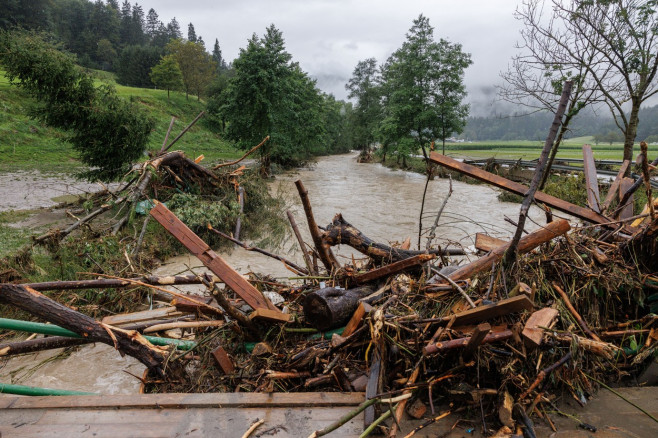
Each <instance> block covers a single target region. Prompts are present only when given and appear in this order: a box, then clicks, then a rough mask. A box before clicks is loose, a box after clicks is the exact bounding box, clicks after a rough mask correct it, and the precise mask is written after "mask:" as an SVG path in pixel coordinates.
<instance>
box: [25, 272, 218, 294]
mask: <svg viewBox="0 0 658 438" xmlns="http://www.w3.org/2000/svg"><path fill="white" fill-rule="evenodd" d="M214 281H220V280H219V277H216V276H214ZM135 282H139V283H146V284H149V285H153V286H168V285H174V284H202V281H201V280H200V279H199V277H198V276H196V275H195V274H188V275H167V276H157V275H148V276H145V277H137V278H131V279H121V278H102V279H97V280H73V281H47V282H43V283H23V284H22V285H23V286H26V287H30V288H32V289H34V290H38V291H45V290H73V289H108V288H113V289H114V288H122V287H139V285H138V284H137V283H135Z"/></svg>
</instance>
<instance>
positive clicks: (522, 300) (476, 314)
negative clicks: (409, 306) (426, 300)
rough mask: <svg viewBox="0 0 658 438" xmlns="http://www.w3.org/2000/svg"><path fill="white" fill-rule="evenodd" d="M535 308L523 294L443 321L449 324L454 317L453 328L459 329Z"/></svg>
mask: <svg viewBox="0 0 658 438" xmlns="http://www.w3.org/2000/svg"><path fill="white" fill-rule="evenodd" d="M533 308H534V304H533V303H532V300H530V298H528V297H527V296H526V295H523V294H521V295H517V296H515V297H512V298H505V299H504V300H500V301H497V302H495V303H491V304H485V305H483V306H478V307H476V308H475V309H468V310H465V311H463V312H459V313H456V314H454V315H451V316H446V317H445V318H443V321H445V322H448V321H450V320H451V319H452V318H453V317H454V318H455V322H454V323H453V326H454V327H457V326H461V325H470V324H477V323H479V322H482V321H488V320H490V319H493V318H497V317H499V316H503V315H508V314H510V313H516V312H523V311H524V310H532V309H533Z"/></svg>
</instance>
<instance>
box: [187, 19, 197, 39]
mask: <svg viewBox="0 0 658 438" xmlns="http://www.w3.org/2000/svg"><path fill="white" fill-rule="evenodd" d="M187 40H188V41H191V42H193V43H196V32H195V31H194V25H193V24H192V23H190V24H188V25H187Z"/></svg>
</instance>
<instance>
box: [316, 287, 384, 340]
mask: <svg viewBox="0 0 658 438" xmlns="http://www.w3.org/2000/svg"><path fill="white" fill-rule="evenodd" d="M372 292H373V289H372V288H370V287H368V286H363V287H358V288H355V289H347V290H345V289H337V288H334V287H326V288H324V289H320V290H317V291H315V292H313V293H310V294H308V295H307V296H306V299H305V300H304V317H305V318H306V321H307V322H308V323H309V324H311V325H312V326H313V327H315V328H317V329H318V330H328V329H331V328H335V327H340V326H342V325H343V324H345V323H346V322H347V321H349V320H350V318H351V317H352V315H353V314H354V311H355V310H356V309H357V307H358V306H359V300H360V299H362V298H365V297H367V296H368V295H370V294H371V293H372Z"/></svg>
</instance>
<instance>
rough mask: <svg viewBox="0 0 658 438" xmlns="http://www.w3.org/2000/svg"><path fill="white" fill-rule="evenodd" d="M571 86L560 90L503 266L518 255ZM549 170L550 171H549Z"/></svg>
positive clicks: (570, 83)
mask: <svg viewBox="0 0 658 438" xmlns="http://www.w3.org/2000/svg"><path fill="white" fill-rule="evenodd" d="M572 86H573V81H566V82H565V83H564V87H563V88H562V96H561V97H560V103H559V104H558V106H557V110H556V111H555V117H554V118H553V124H552V125H551V129H550V131H549V132H548V136H547V137H546V141H545V142H544V147H543V148H542V151H541V154H540V155H539V161H538V162H537V167H536V168H535V173H534V175H533V176H532V181H531V182H530V187H529V188H528V191H527V192H525V193H524V194H523V201H522V202H521V211H520V212H519V224H518V225H517V227H516V232H515V233H514V237H512V241H511V242H510V245H509V248H508V249H507V251H505V257H504V259H503V264H504V265H505V266H509V265H510V263H511V262H513V261H515V260H516V256H517V253H518V247H519V241H520V240H521V236H522V235H523V231H524V227H525V222H526V219H527V217H528V211H529V210H530V205H531V204H532V201H533V200H534V199H535V193H537V189H538V188H539V183H540V182H541V181H542V177H543V176H544V171H545V170H546V164H547V162H548V154H549V152H550V150H551V148H552V147H553V141H554V140H555V137H556V136H557V131H558V129H560V125H561V124H562V116H563V115H564V112H565V111H566V108H567V103H568V101H569V96H570V95H571V87H572ZM549 170H550V169H549Z"/></svg>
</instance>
